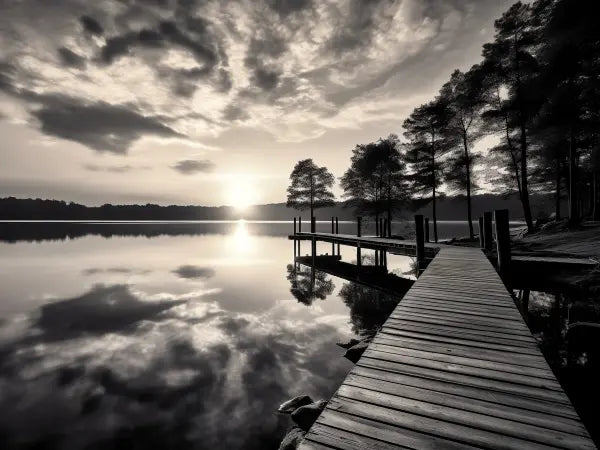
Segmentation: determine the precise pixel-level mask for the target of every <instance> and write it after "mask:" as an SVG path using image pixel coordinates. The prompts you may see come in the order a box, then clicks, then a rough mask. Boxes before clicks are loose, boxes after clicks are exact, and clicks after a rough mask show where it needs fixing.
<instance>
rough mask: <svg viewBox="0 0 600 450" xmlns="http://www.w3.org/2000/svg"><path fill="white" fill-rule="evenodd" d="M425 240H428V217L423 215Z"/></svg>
mask: <svg viewBox="0 0 600 450" xmlns="http://www.w3.org/2000/svg"><path fill="white" fill-rule="evenodd" d="M425 242H429V217H425Z"/></svg>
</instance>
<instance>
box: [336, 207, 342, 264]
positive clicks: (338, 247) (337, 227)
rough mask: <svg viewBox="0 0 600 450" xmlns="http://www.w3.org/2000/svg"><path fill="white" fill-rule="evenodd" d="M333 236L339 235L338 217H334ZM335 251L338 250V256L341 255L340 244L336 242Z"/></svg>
mask: <svg viewBox="0 0 600 450" xmlns="http://www.w3.org/2000/svg"><path fill="white" fill-rule="evenodd" d="M335 234H340V224H339V222H338V217H337V216H335ZM337 250H338V256H339V255H340V254H341V253H340V243H339V242H338V245H337Z"/></svg>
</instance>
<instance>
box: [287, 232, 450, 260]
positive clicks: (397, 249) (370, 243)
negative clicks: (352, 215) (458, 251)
mask: <svg viewBox="0 0 600 450" xmlns="http://www.w3.org/2000/svg"><path fill="white" fill-rule="evenodd" d="M313 237H314V238H315V239H316V240H317V241H320V242H331V243H335V244H341V245H350V246H354V247H356V245H357V244H360V246H361V247H362V248H368V249H372V250H385V251H387V252H389V253H393V254H397V255H405V256H415V253H416V248H417V244H416V242H415V241H410V240H401V239H394V238H381V237H377V236H362V237H357V236H355V235H353V234H332V233H297V234H295V235H290V236H289V237H288V238H289V239H290V240H293V239H296V240H298V239H299V240H311V239H312V238H313ZM442 246H444V245H443V244H434V243H430V242H426V243H425V256H426V257H428V258H433V257H434V256H435V254H436V253H437V251H438V249H439V248H440V247H442Z"/></svg>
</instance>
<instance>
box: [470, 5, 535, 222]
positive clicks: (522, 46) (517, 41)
mask: <svg viewBox="0 0 600 450" xmlns="http://www.w3.org/2000/svg"><path fill="white" fill-rule="evenodd" d="M535 17H536V16H535V10H534V8H533V7H532V6H531V5H529V4H524V3H521V2H517V3H515V4H514V5H513V6H511V7H510V8H509V9H508V11H506V12H505V13H504V14H503V15H502V17H501V18H500V19H498V20H496V22H495V23H494V27H495V30H496V34H495V36H494V42H493V43H490V44H485V45H484V47H483V56H484V62H483V64H482V67H483V68H484V69H485V70H486V71H487V72H488V74H489V76H490V78H491V79H492V80H493V81H492V82H491V83H488V86H490V87H491V88H492V89H495V91H496V94H497V98H494V95H493V94H492V95H491V96H490V98H491V99H493V100H495V101H492V102H490V103H489V108H490V110H489V111H488V114H487V117H493V118H495V119H502V118H503V119H504V120H505V121H506V123H505V129H506V132H507V140H508V141H510V143H506V144H504V145H506V146H508V150H509V151H511V152H512V151H513V149H514V147H516V146H517V145H518V161H515V162H518V170H517V172H518V175H517V174H516V175H517V176H518V184H519V192H520V199H521V203H522V205H523V215H524V217H525V221H526V223H527V228H528V229H529V230H532V229H533V217H532V214H531V204H530V199H529V167H528V152H529V146H530V142H529V137H528V127H529V126H530V123H531V119H532V117H533V116H534V114H535V112H536V109H537V108H538V107H539V100H540V96H539V90H537V89H536V85H535V82H536V75H537V67H538V66H537V60H536V58H535V53H534V52H535V49H536V46H537V45H538V44H539V40H540V39H539V23H538V22H537V21H536V20H535ZM515 156H516V155H515ZM514 159H515V160H517V158H514Z"/></svg>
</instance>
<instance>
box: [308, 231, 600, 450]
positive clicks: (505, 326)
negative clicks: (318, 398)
mask: <svg viewBox="0 0 600 450" xmlns="http://www.w3.org/2000/svg"><path fill="white" fill-rule="evenodd" d="M305 235H306V236H308V237H310V238H312V237H311V236H313V235H311V234H310V233H306V234H305ZM314 236H315V239H321V238H323V239H329V240H335V239H336V237H335V236H337V235H329V234H327V233H317V234H315V235H314ZM340 239H343V240H344V242H347V243H350V245H352V243H354V244H355V245H361V246H362V245H363V244H366V245H369V246H373V247H375V248H383V249H386V250H389V249H403V251H405V252H406V253H409V252H413V253H412V254H414V245H415V244H414V243H413V242H407V241H398V240H395V239H385V238H376V237H372V236H369V237H364V238H356V237H355V236H351V235H343V236H342V238H340ZM427 249H428V250H429V251H437V255H436V256H435V257H434V258H433V259H432V261H431V262H430V264H429V266H428V267H427V269H426V270H425V271H424V272H423V274H422V275H421V276H420V277H419V278H418V280H417V281H416V282H415V283H414V285H413V287H412V288H411V289H410V290H409V291H408V293H407V294H406V295H405V296H404V298H403V299H402V300H401V301H400V303H399V304H398V306H397V307H396V309H395V310H394V311H393V312H392V314H391V315H390V317H389V318H388V320H387V321H386V323H385V324H384V326H383V327H382V329H381V330H380V331H379V332H378V333H377V335H376V336H375V338H374V339H373V341H372V343H371V344H370V345H369V347H368V348H367V350H366V351H365V352H364V354H363V356H362V357H361V358H360V360H359V361H358V363H357V364H356V365H355V366H354V368H353V369H352V370H351V371H350V373H349V374H348V376H347V377H346V379H345V380H344V382H343V383H342V385H341V386H340V387H339V389H338V391H337V392H336V394H335V395H334V396H333V397H332V398H331V399H330V401H329V403H328V405H327V407H326V408H325V410H324V411H323V412H322V414H321V415H320V416H319V418H318V420H317V422H316V423H315V424H314V425H313V427H312V428H311V429H310V430H309V432H308V433H307V435H306V438H305V440H304V441H303V443H302V444H301V445H300V448H301V449H303V450H308V449H322V448H330V449H344V450H346V449H348V450H350V449H358V450H362V449H371V448H372V449H381V450H387V449H434V448H435V449H440V448H441V449H446V448H447V449H456V448H488V449H550V448H552V449H556V448H563V449H593V448H596V447H595V446H594V443H593V442H592V440H591V439H590V436H589V434H588V432H587V431H586V429H585V427H584V426H583V424H582V423H581V420H580V419H579V416H578V415H577V413H576V411H575V410H574V408H573V406H572V405H571V402H570V401H569V399H568V397H567V396H566V394H565V393H564V391H563V390H562V388H561V386H560V384H559V383H558V381H557V380H556V378H555V376H554V374H553V372H552V370H551V369H550V367H549V366H548V363H547V362H546V360H545V359H544V357H543V355H542V354H541V352H540V350H539V348H538V346H537V344H536V341H535V339H534V338H533V336H532V335H531V333H530V332H529V329H528V328H527V325H526V324H525V322H524V320H523V318H522V317H521V314H520V313H519V310H518V309H517V306H516V305H515V302H514V301H513V299H512V297H511V295H510V293H509V292H508V291H507V289H506V287H505V286H504V284H503V283H502V281H501V279H500V277H499V276H498V274H497V273H496V271H495V269H494V268H493V266H492V265H491V264H490V262H489V261H488V259H487V257H486V256H485V255H484V254H483V252H482V251H480V250H479V249H474V248H464V247H463V248H461V247H451V246H443V245H437V244H427Z"/></svg>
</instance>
